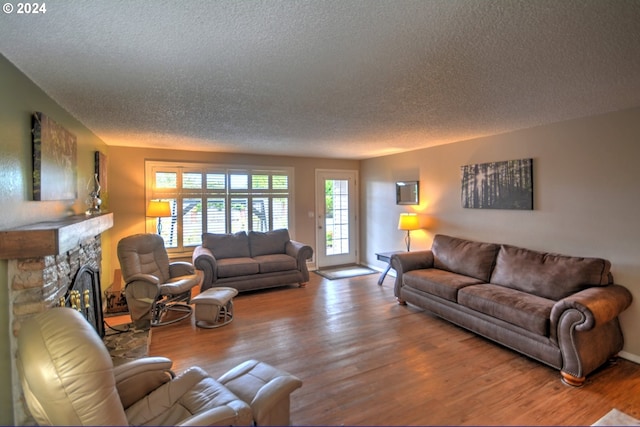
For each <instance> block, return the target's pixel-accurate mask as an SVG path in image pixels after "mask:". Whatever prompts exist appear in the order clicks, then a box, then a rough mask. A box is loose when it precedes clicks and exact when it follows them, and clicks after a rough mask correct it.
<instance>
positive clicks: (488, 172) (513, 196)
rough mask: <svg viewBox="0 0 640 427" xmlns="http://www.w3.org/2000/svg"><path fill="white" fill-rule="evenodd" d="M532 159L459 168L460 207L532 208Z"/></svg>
mask: <svg viewBox="0 0 640 427" xmlns="http://www.w3.org/2000/svg"><path fill="white" fill-rule="evenodd" d="M532 166H533V159H519V160H508V161H503V162H492V163H481V164H475V165H466V166H462V167H461V168H460V169H461V170H460V173H461V176H462V207H464V208H474V209H520V210H532V209H533V176H532V173H533V170H532V169H533V168H532Z"/></svg>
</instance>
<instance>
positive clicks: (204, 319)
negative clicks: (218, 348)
mask: <svg viewBox="0 0 640 427" xmlns="http://www.w3.org/2000/svg"><path fill="white" fill-rule="evenodd" d="M236 295H238V290H237V289H235V288H210V289H207V290H206V291H204V292H202V293H200V294H198V295H196V296H195V297H193V298H192V299H191V302H192V303H193V304H194V305H195V306H196V326H199V327H201V328H219V327H220V326H224V325H226V324H228V323H229V322H231V321H232V320H233V297H235V296H236Z"/></svg>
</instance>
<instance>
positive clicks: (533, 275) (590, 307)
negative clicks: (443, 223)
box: [391, 235, 631, 386]
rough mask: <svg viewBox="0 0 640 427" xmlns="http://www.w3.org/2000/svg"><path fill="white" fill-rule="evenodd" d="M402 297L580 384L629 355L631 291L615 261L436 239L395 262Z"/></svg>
mask: <svg viewBox="0 0 640 427" xmlns="http://www.w3.org/2000/svg"><path fill="white" fill-rule="evenodd" d="M391 263H392V266H393V268H394V269H395V270H396V272H397V277H396V282H395V296H396V297H397V299H398V302H399V303H401V304H405V303H407V302H408V303H411V304H414V305H417V306H419V307H421V308H424V309H426V310H428V311H430V312H432V313H434V314H436V315H438V316H439V317H442V318H443V319H446V320H448V321H450V322H452V323H455V324H457V325H459V326H462V327H464V328H466V329H469V330H471V331H473V332H475V333H477V334H479V335H482V336H484V337H486V338H489V339H491V340H494V341H496V342H498V343H501V344H503V345H504V346H506V347H509V348H512V349H514V350H517V351H519V352H521V353H523V354H525V355H527V356H529V357H532V358H533V359H536V360H538V361H541V362H543V363H546V364H547V365H550V366H552V367H554V368H556V369H560V370H561V374H562V379H563V381H564V382H565V383H567V384H570V385H574V386H579V385H582V384H583V382H584V381H585V377H586V375H588V374H589V373H591V372H593V371H594V370H595V369H596V368H598V367H599V366H601V365H602V364H603V363H605V362H606V361H607V360H608V359H609V358H611V357H612V356H615V355H616V354H617V353H618V352H619V351H620V350H622V347H623V344H624V341H623V336H622V331H621V329H620V324H619V322H618V315H619V314H620V313H621V312H622V311H624V310H625V309H626V308H627V307H629V305H630V304H631V294H630V293H629V291H628V290H627V289H626V288H624V287H622V286H620V285H615V284H613V276H612V275H611V272H610V268H611V264H610V262H609V261H607V260H604V259H600V258H578V257H570V256H564V255H556V254H550V253H542V252H536V251H532V250H528V249H523V248H518V247H515V246H510V245H500V244H495V243H481V242H473V241H469V240H464V239H459V238H455V237H450V236H445V235H436V236H435V238H434V240H433V245H432V247H431V250H428V251H418V252H407V253H400V254H397V255H394V256H393V257H392V258H391Z"/></svg>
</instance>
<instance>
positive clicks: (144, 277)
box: [127, 273, 160, 285]
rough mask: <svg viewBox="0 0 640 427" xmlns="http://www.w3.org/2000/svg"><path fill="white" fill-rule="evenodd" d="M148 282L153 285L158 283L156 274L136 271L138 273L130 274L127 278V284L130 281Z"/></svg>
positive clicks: (158, 279)
mask: <svg viewBox="0 0 640 427" xmlns="http://www.w3.org/2000/svg"><path fill="white" fill-rule="evenodd" d="M138 281H140V282H149V283H151V284H153V285H159V284H160V278H159V277H157V276H154V275H153V274H143V273H138V274H134V275H132V276H129V277H128V278H127V284H129V283H132V282H138Z"/></svg>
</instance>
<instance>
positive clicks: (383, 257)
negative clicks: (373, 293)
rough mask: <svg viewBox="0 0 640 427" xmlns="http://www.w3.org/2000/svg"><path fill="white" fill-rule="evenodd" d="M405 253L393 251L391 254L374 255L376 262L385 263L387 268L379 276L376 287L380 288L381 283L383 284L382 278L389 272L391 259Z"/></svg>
mask: <svg viewBox="0 0 640 427" xmlns="http://www.w3.org/2000/svg"><path fill="white" fill-rule="evenodd" d="M404 252H405V251H393V252H380V253H377V254H376V258H377V259H378V261H384V262H386V263H387V268H386V269H385V270H384V271H383V272H382V273H381V274H380V278H379V279H378V286H382V282H384V278H385V277H386V276H387V273H388V272H389V270H391V257H392V256H393V255H394V254H401V253H404Z"/></svg>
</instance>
